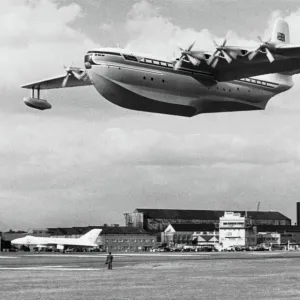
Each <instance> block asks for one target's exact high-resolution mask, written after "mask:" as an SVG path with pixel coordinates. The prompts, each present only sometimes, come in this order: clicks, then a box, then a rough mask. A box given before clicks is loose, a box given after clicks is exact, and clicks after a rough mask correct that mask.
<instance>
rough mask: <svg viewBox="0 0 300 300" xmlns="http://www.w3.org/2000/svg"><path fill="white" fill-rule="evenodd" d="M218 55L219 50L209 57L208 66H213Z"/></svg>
mask: <svg viewBox="0 0 300 300" xmlns="http://www.w3.org/2000/svg"><path fill="white" fill-rule="evenodd" d="M217 53H218V50H216V51H215V52H214V53H213V54H212V55H211V56H210V57H209V59H208V60H207V64H208V65H211V64H212V62H213V61H214V59H215V57H216V54H217Z"/></svg>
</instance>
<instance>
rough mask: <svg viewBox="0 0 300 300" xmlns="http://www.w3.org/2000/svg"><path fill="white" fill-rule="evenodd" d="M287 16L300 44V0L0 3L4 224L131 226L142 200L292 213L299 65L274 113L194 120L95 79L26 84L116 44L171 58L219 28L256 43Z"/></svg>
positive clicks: (297, 191)
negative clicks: (128, 100)
mask: <svg viewBox="0 0 300 300" xmlns="http://www.w3.org/2000/svg"><path fill="white" fill-rule="evenodd" d="M277 17H282V18H284V19H286V20H287V21H288V22H289V24H290V32H291V42H292V43H295V44H299V45H300V35H299V33H298V28H299V26H300V4H299V1H292V0H282V1H281V0H277V1H275V0H274V1H273V0H270V1H263V0H261V1H259V0H253V1H246V0H223V1H221V0H211V1H204V0H163V1H162V0H160V1H154V0H142V1H139V0H122V1H120V0H76V1H71V0H64V1H57V0H26V1H25V0H2V1H1V11H0V27H1V28H2V30H1V35H0V65H1V69H2V72H1V82H0V91H1V98H0V101H1V102H0V103H1V104H2V105H1V110H0V120H1V121H0V122H1V126H0V152H1V153H0V154H1V155H0V166H1V168H0V203H1V206H0V231H1V230H7V229H14V230H17V229H23V230H28V229H31V228H45V227H68V226H88V225H102V224H103V223H108V224H112V223H119V224H121V225H124V223H125V219H124V216H123V213H125V212H132V211H133V210H134V209H135V208H174V209H224V210H234V209H235V210H237V209H238V210H256V208H257V203H258V202H260V210H267V211H268V210H275V211H280V212H282V213H283V214H285V215H286V216H288V217H290V218H291V219H292V220H293V222H294V221H295V217H296V213H295V208H296V202H297V201H299V195H300V185H299V180H300V131H299V128H300V117H299V116H300V99H299V97H298V95H299V92H300V76H294V82H295V85H294V87H293V88H292V89H291V90H290V91H288V92H286V93H284V94H280V95H278V96H276V97H274V98H273V99H271V101H270V102H269V104H268V106H267V108H266V110H265V111H258V112H256V111H255V112H237V113H219V114H203V115H198V116H196V117H193V118H184V117H177V116H166V115H159V114H151V113H146V112H137V111H130V110H126V109H123V108H121V107H118V106H115V105H113V104H111V103H110V102H108V101H107V100H105V99H104V98H103V97H101V95H99V94H98V93H97V92H96V90H95V89H94V88H93V87H92V86H90V87H80V88H72V89H64V90H62V89H61V90H56V91H55V90H51V91H45V92H43V93H42V98H44V99H47V100H48V101H49V102H50V103H51V104H52V106H53V108H52V109H51V110H47V111H38V110H33V109H30V108H28V107H26V106H25V105H24V104H23V102H22V98H23V97H24V96H27V95H28V91H27V90H23V89H21V88H20V86H21V85H22V84H25V83H28V82H31V81H35V80H40V79H43V78H48V77H53V76H56V75H62V74H64V68H63V66H64V65H66V66H69V65H73V66H79V67H82V66H83V57H84V54H85V53H86V52H87V51H88V50H90V49H93V48H98V47H113V46H116V45H117V43H118V42H119V43H120V46H121V47H123V48H127V49H129V50H132V51H137V52H139V51H140V52H143V53H144V52H146V53H149V54H153V55H156V56H157V55H158V56H162V57H168V58H172V57H174V54H175V55H176V54H177V55H178V50H177V49H178V45H181V46H183V47H186V46H188V45H189V44H191V43H192V42H193V41H195V40H196V44H195V49H197V50H212V49H213V43H212V39H215V40H216V41H217V42H221V41H222V40H223V38H224V36H225V35H226V34H227V32H230V40H229V42H228V43H229V44H233V45H256V43H257V36H258V35H260V36H262V37H263V38H265V39H268V37H269V36H270V33H271V28H272V24H273V21H274V20H275V19H276V18H277Z"/></svg>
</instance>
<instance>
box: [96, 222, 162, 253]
mask: <svg viewBox="0 0 300 300" xmlns="http://www.w3.org/2000/svg"><path fill="white" fill-rule="evenodd" d="M97 243H98V244H99V245H100V247H102V249H104V250H106V251H112V252H138V251H149V250H150V249H152V248H155V247H156V244H157V236H156V235H152V234H149V232H147V231H145V230H143V229H141V228H135V227H123V226H120V227H105V228H103V230H102V232H101V233H100V235H99V237H98V239H97Z"/></svg>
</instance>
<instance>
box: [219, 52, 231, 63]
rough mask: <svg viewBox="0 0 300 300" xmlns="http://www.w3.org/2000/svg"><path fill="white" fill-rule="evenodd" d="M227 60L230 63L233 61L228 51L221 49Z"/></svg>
mask: <svg viewBox="0 0 300 300" xmlns="http://www.w3.org/2000/svg"><path fill="white" fill-rule="evenodd" d="M221 52H222V54H223V56H224V58H225V60H226V61H227V62H228V63H229V64H230V63H231V62H232V58H231V57H230V56H229V55H228V54H227V53H226V51H224V50H222V51H221Z"/></svg>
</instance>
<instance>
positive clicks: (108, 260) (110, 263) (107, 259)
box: [105, 252, 114, 270]
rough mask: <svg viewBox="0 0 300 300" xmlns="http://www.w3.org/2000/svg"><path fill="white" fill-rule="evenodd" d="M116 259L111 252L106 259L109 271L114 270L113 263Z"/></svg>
mask: <svg viewBox="0 0 300 300" xmlns="http://www.w3.org/2000/svg"><path fill="white" fill-rule="evenodd" d="M113 259H114V257H113V256H112V255H111V252H109V254H108V255H107V257H106V262H105V264H107V265H108V270H112V262H113Z"/></svg>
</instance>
